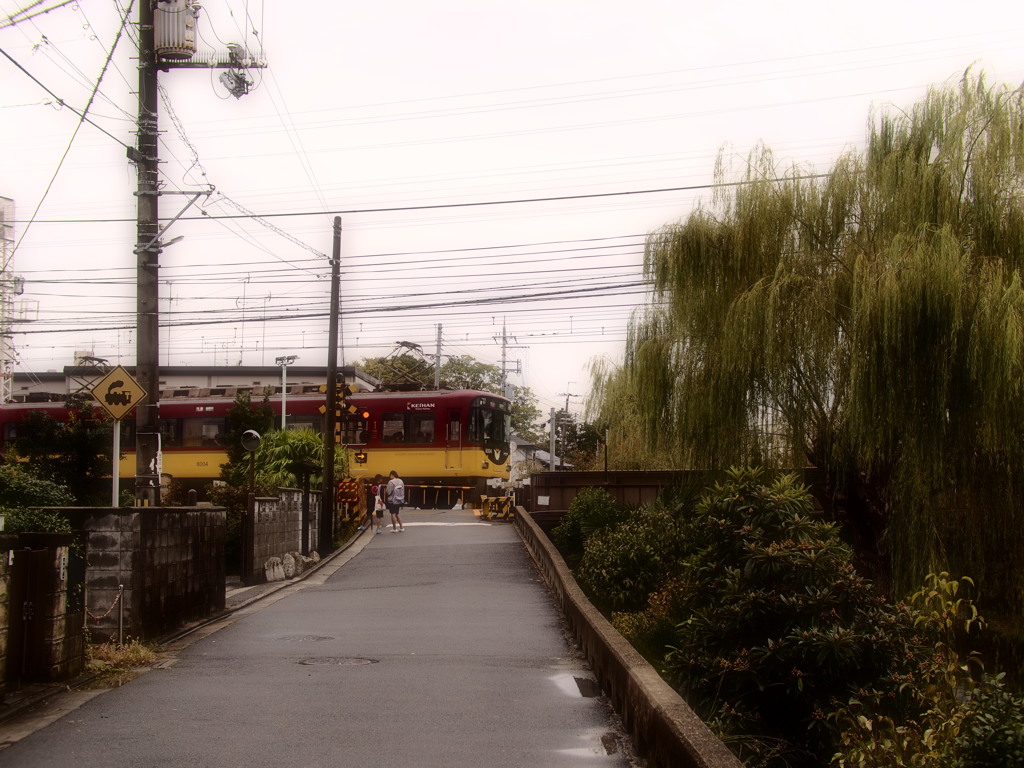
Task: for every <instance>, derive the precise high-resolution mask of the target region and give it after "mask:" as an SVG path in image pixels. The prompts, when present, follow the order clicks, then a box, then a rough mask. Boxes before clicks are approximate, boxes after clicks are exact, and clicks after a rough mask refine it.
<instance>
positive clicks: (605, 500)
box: [551, 488, 627, 557]
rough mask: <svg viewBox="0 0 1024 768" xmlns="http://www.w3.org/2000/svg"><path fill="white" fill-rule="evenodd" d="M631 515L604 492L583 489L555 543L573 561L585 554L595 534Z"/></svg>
mask: <svg viewBox="0 0 1024 768" xmlns="http://www.w3.org/2000/svg"><path fill="white" fill-rule="evenodd" d="M626 516H627V512H626V510H625V509H623V508H622V506H620V505H619V504H618V502H616V501H615V497H614V496H612V495H611V494H610V493H609V492H608V491H606V490H604V489H603V488H582V489H581V490H580V491H579V493H577V494H576V497H575V498H574V499H573V500H572V503H571V504H569V509H568V510H567V511H566V513H565V515H564V516H563V517H562V519H561V521H560V522H559V523H558V525H557V526H555V528H554V529H553V530H552V531H551V539H552V541H554V542H555V543H556V544H557V545H558V546H559V547H560V548H561V549H562V550H563V552H564V553H565V554H566V555H568V556H569V557H575V556H579V555H580V554H582V552H583V543H584V541H585V540H586V538H587V537H588V536H590V535H591V534H593V533H594V532H595V531H597V530H600V529H602V528H605V527H607V526H610V525H614V524H616V523H618V522H621V521H622V520H624V519H625V518H626Z"/></svg>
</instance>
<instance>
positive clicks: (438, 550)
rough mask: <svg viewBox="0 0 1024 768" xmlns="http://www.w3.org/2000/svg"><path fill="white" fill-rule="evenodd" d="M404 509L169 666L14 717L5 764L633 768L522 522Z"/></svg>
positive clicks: (216, 628)
mask: <svg viewBox="0 0 1024 768" xmlns="http://www.w3.org/2000/svg"><path fill="white" fill-rule="evenodd" d="M403 518H404V519H405V520H406V531H405V532H404V533H391V532H385V533H383V534H381V535H372V534H370V533H369V532H367V533H364V534H363V535H362V537H361V538H360V540H359V541H358V543H357V544H356V545H355V546H354V547H352V548H350V549H349V550H348V551H346V552H345V553H343V554H342V555H341V556H338V557H336V558H334V559H332V560H331V561H330V562H329V563H327V564H326V565H324V566H323V567H322V568H321V569H320V570H319V571H317V572H316V573H314V574H313V575H312V576H310V577H309V578H308V579H306V580H304V581H301V582H296V583H295V584H293V585H291V586H289V587H287V588H285V589H283V590H281V591H279V592H276V593H273V594H271V595H268V596H266V597H264V598H263V599H261V600H258V601H256V602H253V603H252V604H250V605H248V606H246V607H244V608H242V609H240V610H239V611H237V612H235V613H234V614H232V615H231V616H230V617H229V618H227V619H225V620H223V621H221V622H219V623H217V624H215V625H211V626H209V627H205V628H203V629H201V630H199V631H197V632H194V633H192V634H191V635H189V636H188V637H186V638H183V639H182V640H181V641H178V642H176V643H174V644H171V646H170V647H169V649H168V650H169V652H170V657H169V658H168V659H167V660H166V661H165V662H164V663H162V664H160V665H158V666H160V667H162V668H159V669H154V670H152V671H149V672H147V673H146V674H144V675H142V676H141V677H139V678H137V679H136V680H134V681H132V682H131V683H129V684H128V685H126V686H123V687H121V688H118V689H115V690H111V691H107V692H104V693H102V694H101V695H96V694H95V693H94V692H81V693H69V694H66V695H64V696H62V697H58V698H56V699H52V700H50V701H48V702H47V703H46V704H45V705H44V706H43V709H41V710H39V711H37V712H35V713H33V715H34V721H32V722H26V721H21V722H17V721H15V722H12V723H9V724H5V725H3V726H0V742H5V741H12V742H13V743H11V744H9V746H6V748H3V749H0V766H18V768H35V767H37V766H61V768H66V766H69V765H72V766H75V768H91V767H92V766H96V768H100V767H102V768H110V766H118V767H123V766H153V767H154V768H157V767H159V768H172V767H174V766H183V767H184V766H188V767H189V768H199V767H200V766H209V767H210V768H230V767H232V766H239V767H241V766H246V768H252V767H254V766H255V767H260V766H288V768H300V767H307V766H308V767H310V768H316V767H319V766H324V767H327V766H353V768H356V767H358V768H395V767H396V766H401V767H403V768H404V767H405V766H415V767H416V768H434V767H436V768H441V767H442V766H443V767H444V768H452V767H453V766H481V767H483V766H487V767H488V768H492V767H493V768H506V767H508V768H512V767H518V768H538V767H540V768H562V766H565V767H567V768H568V767H569V766H572V767H574V768H590V767H591V766H595V767H596V766H600V767H601V768H605V767H608V768H620V767H621V768H626V767H627V766H630V765H631V764H632V761H631V760H630V758H629V756H628V751H629V750H628V745H626V746H625V747H624V746H623V744H624V739H623V737H622V736H621V731H619V730H618V728H617V726H616V721H615V718H614V717H613V715H612V714H611V711H610V709H609V708H608V706H607V703H606V702H605V700H604V699H603V698H593V697H588V696H585V695H583V693H589V692H590V690H589V689H590V686H589V685H588V681H590V680H592V675H591V674H590V672H589V671H587V670H586V669H585V666H584V664H583V662H582V661H581V660H580V659H579V657H578V655H577V654H576V653H575V652H574V649H572V648H571V647H570V645H569V644H568V643H567V641H566V638H565V635H564V632H563V626H562V623H561V619H560V616H559V614H558V612H557V611H556V609H555V608H554V605H553V603H552V601H551V598H550V596H549V594H548V592H547V590H546V588H545V586H544V585H543V583H542V582H541V580H540V577H539V575H538V574H537V572H536V570H535V569H534V567H533V564H532V562H531V561H530V559H529V556H528V555H527V554H526V552H525V550H524V548H523V547H522V545H521V543H520V542H519V538H518V536H517V535H516V533H515V531H514V530H513V529H512V527H511V526H509V525H508V524H505V523H497V524H488V523H484V522H480V521H478V520H477V519H476V518H474V517H473V516H472V513H470V512H457V511H447V512H445V511H407V512H404V513H403ZM55 717H56V718H57V719H56V720H54V721H53V722H52V723H51V724H49V725H47V726H46V727H44V728H41V729H40V728H39V727H38V726H39V724H40V723H43V722H46V721H47V720H49V719H53V718H55ZM19 729H20V730H19ZM609 751H611V752H612V754H608V752H609Z"/></svg>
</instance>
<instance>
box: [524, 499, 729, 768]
mask: <svg viewBox="0 0 1024 768" xmlns="http://www.w3.org/2000/svg"><path fill="white" fill-rule="evenodd" d="M514 525H515V527H516V530H518V531H519V535H520V536H521V537H522V539H523V543H524V544H525V545H526V548H527V550H528V551H529V552H530V554H531V555H532V556H533V559H534V561H535V562H536V563H537V566H538V567H539V568H540V571H541V573H542V574H543V576H544V579H545V581H546V582H547V584H548V586H549V587H550V588H551V591H552V592H553V593H554V595H555V599H556V601H557V603H558V605H559V607H560V608H561V610H562V613H563V614H564V616H565V618H566V621H567V622H568V624H569V627H570V629H571V630H572V632H573V635H574V636H575V637H576V640H577V642H578V643H579V645H580V648H581V649H582V651H583V653H584V655H585V657H586V659H587V661H588V662H589V663H590V665H591V667H592V668H593V670H594V674H595V675H596V677H597V680H598V683H599V684H600V686H601V689H602V690H603V691H604V693H605V694H606V695H607V696H608V698H609V699H610V700H611V703H612V706H613V707H614V708H615V711H616V712H617V713H618V714H619V716H620V717H621V718H622V722H623V725H624V726H625V728H626V730H627V731H628V732H629V734H630V736H631V737H632V739H633V744H634V746H635V748H636V750H637V752H638V754H639V755H640V756H641V757H643V758H644V759H646V760H647V761H648V766H649V767H650V768H742V764H741V763H740V761H739V760H737V759H736V757H735V756H734V755H733V754H732V753H731V752H730V751H729V749H728V748H727V747H726V746H725V744H723V743H722V741H721V740H720V739H718V738H717V737H716V736H715V735H714V734H713V733H711V731H710V730H709V729H708V727H707V726H706V725H705V724H704V723H703V721H701V719H700V718H699V717H697V715H695V714H694V712H693V710H692V709H690V707H689V706H688V705H687V703H686V702H685V701H683V699H682V697H680V696H679V694H678V693H676V692H675V690H673V689H672V687H671V686H669V684H668V683H666V682H665V681H664V680H663V679H662V678H661V676H660V675H658V673H657V672H656V671H655V669H654V668H653V667H652V666H651V665H650V664H648V663H647V660H646V659H644V658H643V656H641V655H640V654H639V653H638V652H637V651H636V650H635V649H634V648H633V646H632V645H630V644H629V643H628V642H627V641H626V640H625V638H623V637H622V635H620V634H619V633H618V632H617V631H616V630H615V629H614V628H613V627H612V625H611V624H610V623H609V622H608V620H607V619H605V617H604V616H603V615H602V614H601V612H600V611H598V610H597V609H596V608H594V606H593V605H591V603H590V601H589V600H588V599H587V597H586V595H584V594H583V591H582V590H581V589H580V588H579V587H578V586H577V584H576V580H575V578H574V577H573V575H572V572H571V571H570V570H569V567H568V566H567V565H566V564H565V561H564V560H563V559H562V556H561V555H560V554H559V553H558V550H557V549H556V548H555V546H554V545H553V544H552V543H551V541H550V540H549V539H548V537H547V535H546V534H545V533H544V532H543V531H542V530H541V528H540V526H539V525H538V524H537V523H536V521H535V520H534V519H533V517H532V516H531V515H530V514H529V513H528V512H527V511H526V510H525V509H524V508H522V507H518V508H517V510H516V516H515V521H514Z"/></svg>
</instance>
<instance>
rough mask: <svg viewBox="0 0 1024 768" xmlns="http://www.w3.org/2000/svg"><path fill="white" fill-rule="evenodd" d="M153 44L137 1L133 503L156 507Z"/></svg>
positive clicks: (145, 9)
mask: <svg viewBox="0 0 1024 768" xmlns="http://www.w3.org/2000/svg"><path fill="white" fill-rule="evenodd" d="M154 46H155V36H154V26H153V4H152V3H151V2H148V0H142V2H141V3H139V125H138V128H139V138H138V149H137V151H136V152H135V154H134V155H132V153H131V152H129V157H131V159H132V160H133V161H134V162H135V167H136V169H137V171H138V191H137V192H136V193H135V195H136V198H137V200H136V210H137V235H138V237H137V241H136V247H135V256H136V282H137V284H138V285H137V288H136V329H137V335H136V339H137V344H138V346H137V347H136V352H135V356H136V363H135V378H136V379H137V380H138V382H139V385H140V386H141V387H142V388H143V389H144V390H145V391H146V392H147V393H148V395H147V397H146V398H145V400H143V401H142V402H141V403H139V404H138V405H137V406H136V408H135V440H136V448H135V504H136V506H143V507H146V506H156V505H157V504H158V503H159V501H160V466H159V463H160V421H159V411H158V407H159V402H160V373H159V345H160V329H159V315H160V311H159V306H158V302H159V300H160V287H159V266H160V265H159V261H160V244H159V242H158V239H159V238H158V235H157V232H158V230H157V224H158V201H159V196H160V192H159V189H158V186H157V176H158V173H159V161H158V157H159V153H158V149H157V137H158V134H157V116H158V112H157V110H158V106H159V105H158V93H157V68H156V65H157V61H156V51H155V49H154ZM116 460H117V459H116V458H115V461H116Z"/></svg>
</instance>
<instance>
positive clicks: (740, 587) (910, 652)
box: [651, 469, 921, 766]
mask: <svg viewBox="0 0 1024 768" xmlns="http://www.w3.org/2000/svg"><path fill="white" fill-rule="evenodd" d="M680 528H681V530H680V535H681V536H682V537H683V539H684V540H685V541H686V542H688V545H689V546H690V547H691V548H692V550H691V553H690V554H689V555H688V556H687V557H686V558H685V559H684V560H683V561H682V562H681V563H680V564H679V568H678V570H677V572H676V581H675V583H674V584H672V585H671V587H672V593H671V594H670V595H665V594H659V596H658V599H659V600H660V603H656V604H655V605H653V606H652V607H651V610H652V612H653V613H654V614H655V616H653V617H651V618H652V619H658V618H659V616H658V614H659V613H660V614H661V616H660V621H661V626H664V622H665V613H666V612H668V613H669V614H670V615H669V618H670V620H672V621H674V622H677V623H676V625H675V632H674V641H673V644H672V649H671V651H670V652H669V653H668V655H667V656H666V658H665V669H666V672H667V674H668V676H669V679H670V680H671V681H672V682H673V683H674V684H675V685H676V686H677V687H678V689H679V690H680V692H681V694H682V695H683V696H684V697H685V698H686V699H687V701H688V702H689V703H690V705H691V706H693V707H694V709H695V710H696V711H697V712H698V714H700V715H701V716H702V717H703V718H704V719H705V720H707V721H708V722H710V723H711V724H713V726H714V727H716V728H717V729H720V730H721V732H722V733H723V734H725V736H726V739H727V742H728V743H730V745H731V746H732V748H733V749H734V750H735V751H736V752H737V753H738V755H739V756H740V757H741V759H744V760H747V761H749V764H750V765H766V766H767V765H771V766H819V765H822V764H823V763H824V762H827V760H828V758H829V757H830V756H831V755H832V754H833V752H834V746H835V745H834V730H833V729H832V728H830V727H829V726H828V724H827V723H826V721H825V717H826V715H827V713H828V712H829V711H830V710H831V705H832V701H833V700H835V699H840V700H844V699H846V698H847V697H848V696H849V694H850V692H851V691H855V690H857V689H858V688H861V687H871V686H873V685H875V684H878V685H880V686H881V683H880V682H879V681H887V682H889V683H891V684H892V686H893V688H894V689H895V688H897V687H898V683H897V681H898V680H900V679H901V675H905V674H909V672H910V670H911V669H912V667H913V661H914V659H916V658H917V656H918V655H919V654H920V652H921V649H920V646H919V642H918V640H917V639H916V635H915V631H914V625H913V621H912V618H911V615H910V613H909V612H908V611H906V610H905V609H903V608H901V607H898V606H897V607H894V606H892V605H890V604H889V603H888V602H886V601H885V600H884V599H883V598H882V597H881V596H879V595H878V593H877V592H876V590H875V588H874V586H873V585H872V584H871V583H870V582H868V581H867V580H865V579H864V578H862V577H861V576H859V575H858V574H857V573H856V571H855V570H854V568H853V565H852V562H851V552H850V549H849V547H848V546H847V545H846V544H844V543H843V542H842V541H841V540H840V538H839V535H838V530H837V528H836V527H835V526H834V525H832V524H829V523H825V522H822V521H820V520H818V519H815V517H814V516H813V514H812V505H811V501H810V496H809V495H808V494H807V491H806V489H805V488H803V487H801V486H800V485H798V484H797V482H796V481H795V479H794V477H793V476H790V475H786V476H782V477H779V478H778V479H776V480H775V481H774V482H772V483H770V484H767V483H765V482H764V480H763V472H762V471H760V470H753V469H744V470H732V471H730V472H729V473H727V478H726V480H725V481H724V482H723V483H719V484H716V485H715V486H714V487H713V488H712V489H711V490H710V492H709V493H708V494H707V495H706V496H705V497H704V498H703V499H702V500H701V501H700V502H699V503H698V504H697V505H696V507H695V509H694V512H693V514H692V515H691V516H690V517H689V518H687V519H684V520H681V521H680Z"/></svg>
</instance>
